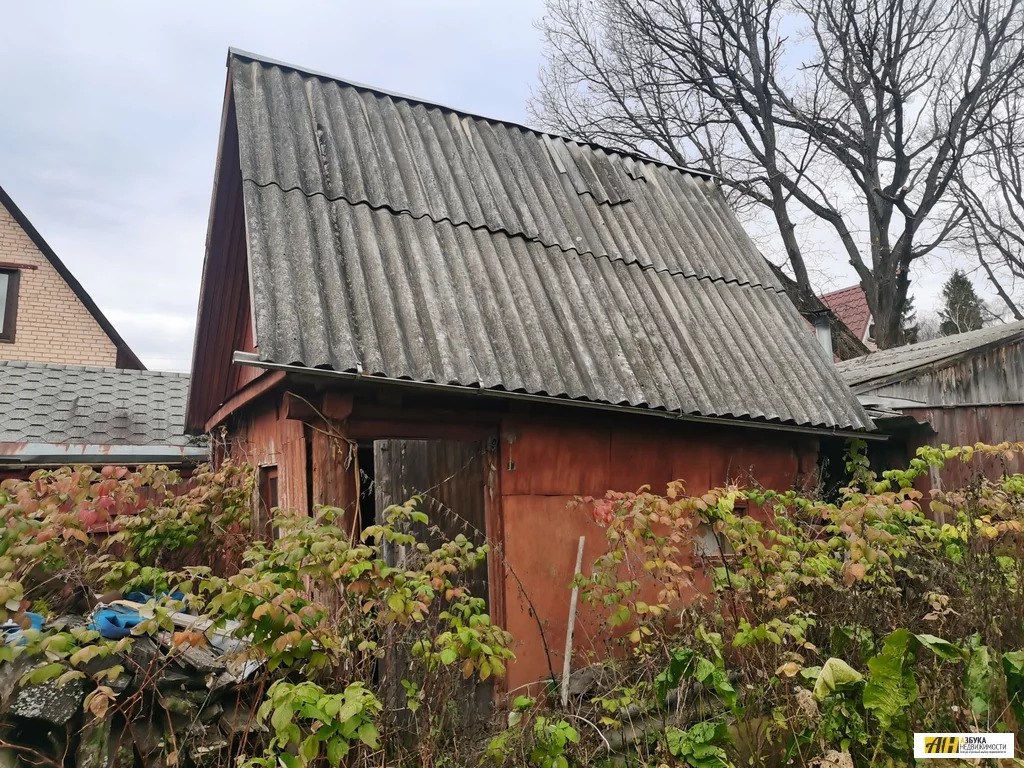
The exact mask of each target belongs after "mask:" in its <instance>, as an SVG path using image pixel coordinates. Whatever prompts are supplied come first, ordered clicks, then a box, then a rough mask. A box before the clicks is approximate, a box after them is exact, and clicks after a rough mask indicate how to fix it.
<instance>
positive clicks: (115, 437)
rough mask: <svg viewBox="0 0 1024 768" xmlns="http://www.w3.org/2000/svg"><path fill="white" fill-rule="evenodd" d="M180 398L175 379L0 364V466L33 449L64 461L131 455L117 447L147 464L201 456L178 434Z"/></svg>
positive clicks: (180, 384)
mask: <svg viewBox="0 0 1024 768" xmlns="http://www.w3.org/2000/svg"><path fill="white" fill-rule="evenodd" d="M187 391H188V375H187V374H182V373H165V372H161V371H138V370H121V369H116V368H97V367H90V366H78V365H56V364H52V363H26V362H20V361H18V362H15V361H9V362H8V361H0V402H2V403H3V404H4V405H3V419H0V462H3V461H6V460H9V459H14V460H17V461H21V462H22V463H24V462H25V460H26V456H27V455H28V454H33V453H39V452H40V451H42V450H43V449H42V448H41V447H40V446H49V447H50V448H49V449H48V451H49V453H51V454H55V453H56V454H60V455H66V456H67V457H68V458H69V459H72V458H75V457H77V456H79V455H80V454H81V453H82V450H80V448H81V447H86V446H87V447H89V448H90V450H93V452H96V451H99V452H101V453H103V454H109V455H110V456H118V457H125V456H129V455H132V454H133V452H132V451H126V450H118V448H123V447H133V448H141V447H144V448H145V450H142V451H135V452H134V455H136V456H142V455H145V456H146V457H148V458H150V459H152V460H157V459H158V458H159V457H161V456H162V457H164V458H166V459H170V458H174V457H178V458H182V457H184V456H202V455H204V453H205V450H204V449H202V448H201V447H198V448H197V447H190V446H193V445H194V441H193V440H192V439H191V438H189V437H188V436H186V435H185V432H184V426H185V398H186V395H187ZM12 444H14V447H13V448H12ZM26 446H27V447H26ZM58 446H59V449H58V448H57V447H58ZM76 447H78V448H79V450H76ZM104 449H105V450H104Z"/></svg>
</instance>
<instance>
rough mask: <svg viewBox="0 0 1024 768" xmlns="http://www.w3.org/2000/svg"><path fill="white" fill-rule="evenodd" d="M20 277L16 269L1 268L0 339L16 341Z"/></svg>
mask: <svg viewBox="0 0 1024 768" xmlns="http://www.w3.org/2000/svg"><path fill="white" fill-rule="evenodd" d="M20 277H21V273H20V272H19V271H18V270H16V269H0V341H7V342H10V341H14V326H15V321H16V320H17V317H18V282H19V279H20Z"/></svg>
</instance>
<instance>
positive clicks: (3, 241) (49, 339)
mask: <svg viewBox="0 0 1024 768" xmlns="http://www.w3.org/2000/svg"><path fill="white" fill-rule="evenodd" d="M0 263H14V264H24V265H28V266H35V267H36V269H23V270H21V284H20V288H19V290H18V318H17V321H16V326H15V328H16V330H15V338H14V343H13V344H11V343H7V342H3V341H0V360H26V361H30V362H36V363H65V364H72V365H100V366H105V367H108V368H113V367H114V366H115V364H116V361H117V348H116V347H115V346H114V342H112V341H111V340H110V338H109V337H108V336H107V334H106V333H105V332H104V330H103V329H102V328H101V327H100V325H99V323H97V322H96V320H95V319H94V318H93V316H92V315H91V314H89V310H88V309H86V307H85V305H84V304H82V302H81V301H79V299H78V297H77V296H76V295H75V292H74V291H72V290H71V286H69V285H68V284H67V283H65V282H64V279H63V278H62V277H61V276H60V274H59V273H58V272H57V270H55V269H54V268H53V267H52V266H51V265H50V262H49V261H47V260H46V257H45V256H43V254H42V253H41V252H40V251H39V249H38V248H36V245H35V243H33V242H32V239H31V238H30V237H29V236H28V235H27V234H25V231H24V230H23V229H22V228H21V225H19V224H18V222H17V221H15V220H14V217H13V216H11V213H10V211H8V210H7V209H6V208H5V207H4V206H3V204H0Z"/></svg>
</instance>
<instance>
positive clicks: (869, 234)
mask: <svg viewBox="0 0 1024 768" xmlns="http://www.w3.org/2000/svg"><path fill="white" fill-rule="evenodd" d="M1022 2H1024V0H785V1H783V0H548V13H547V15H546V16H545V18H544V20H543V21H542V22H541V28H542V30H543V32H544V34H545V39H546V45H547V63H546V65H545V68H544V70H543V71H542V74H541V81H540V85H539V87H538V90H537V92H536V93H535V95H534V99H533V101H532V104H531V108H532V110H533V112H534V115H535V117H537V118H538V119H539V120H540V121H541V122H542V123H544V124H546V125H547V126H549V127H551V128H552V129H554V130H556V131H558V132H561V133H566V134H569V135H571V136H575V137H578V138H581V139H584V140H588V141H595V142H598V143H605V144H611V145H614V146H619V147H623V148H627V149H630V150H633V151H639V152H646V153H648V154H654V155H660V156H661V157H662V158H663V159H667V160H670V161H672V162H675V163H677V164H679V165H691V164H692V165H696V166H699V167H701V168H703V169H706V170H709V171H711V172H712V173H715V174H717V175H718V176H720V177H721V179H722V182H723V184H725V185H726V186H727V188H728V189H729V190H731V192H732V193H733V196H734V199H735V200H736V202H737V203H738V204H740V205H742V206H748V207H749V208H750V209H751V210H756V209H760V210H763V211H767V212H769V213H770V216H771V217H773V219H774V222H775V224H776V225H777V229H778V234H779V237H780V240H781V243H782V246H783V248H784V249H785V253H786V257H787V259H788V261H789V264H790V265H791V267H792V270H793V274H794V276H795V277H796V280H797V282H798V284H799V285H800V287H801V289H802V290H804V291H807V292H810V291H811V286H810V281H809V279H808V268H807V263H806V258H805V257H806V252H807V245H806V242H805V239H802V237H801V232H802V231H803V230H804V224H802V222H804V221H805V220H810V221H811V222H816V226H824V227H827V228H828V229H829V230H830V231H831V232H832V234H833V235H834V237H835V238H836V241H837V242H838V243H839V247H840V249H841V251H842V253H843V254H844V257H845V258H846V259H847V260H848V261H849V262H850V264H851V265H852V266H853V268H854V269H855V270H856V271H857V274H858V276H859V278H860V283H861V286H862V287H863V288H864V290H865V293H866V294H867V297H868V303H869V305H870V307H871V311H872V315H873V317H874V320H875V329H876V331H875V333H876V340H877V343H878V344H879V346H881V347H889V346H894V345H895V344H897V343H898V342H899V337H900V315H901V309H902V306H903V303H904V301H905V300H906V296H907V289H908V287H909V270H910V267H911V265H912V264H913V263H914V262H915V260H917V259H920V258H921V257H922V256H924V255H925V254H927V253H929V252H931V251H932V250H933V249H935V248H936V247H938V246H939V245H941V244H943V243H945V242H946V241H947V240H948V239H949V238H950V236H951V234H952V233H953V232H954V231H956V230H957V229H958V227H959V226H960V224H961V223H962V221H963V220H964V217H965V215H966V214H965V212H964V209H963V208H962V207H961V205H959V203H958V201H957V199H956V196H955V195H954V194H953V191H952V190H951V186H952V185H953V182H954V180H955V179H956V178H957V174H958V172H959V171H960V170H961V168H962V167H963V166H964V165H965V164H966V163H968V162H970V160H971V158H972V157H973V156H974V155H975V154H976V153H977V152H979V151H982V149H983V148H982V146H981V144H982V141H981V138H982V137H983V136H984V134H985V133H986V131H988V130H989V126H990V124H991V122H992V115H993V113H994V110H995V107H996V105H997V104H999V103H1001V102H1004V101H1005V100H1006V98H1007V96H1008V94H1009V92H1011V91H1012V90H1013V89H1015V88H1019V87H1020V83H1019V81H1018V79H1017V74H1018V68H1019V67H1020V66H1021V64H1022V63H1024V12H1022ZM808 226H810V225H808Z"/></svg>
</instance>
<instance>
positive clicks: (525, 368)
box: [230, 53, 871, 428]
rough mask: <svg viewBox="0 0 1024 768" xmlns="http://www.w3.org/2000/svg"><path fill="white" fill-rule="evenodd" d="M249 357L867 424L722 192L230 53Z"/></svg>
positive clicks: (597, 398)
mask: <svg viewBox="0 0 1024 768" xmlns="http://www.w3.org/2000/svg"><path fill="white" fill-rule="evenodd" d="M230 76H231V81H232V83H233V91H232V92H233V97H234V107H235V111H236V115H237V125H238V137H239V152H240V160H241V171H242V179H243V194H244V200H245V214H246V225H247V241H248V249H249V252H248V255H249V268H250V275H251V290H252V306H253V312H254V320H255V335H256V344H257V347H258V350H259V354H260V357H261V359H262V360H264V361H267V362H275V363H286V364H300V365H305V366H308V367H322V368H330V369H333V370H337V371H359V372H363V373H366V374H371V375H382V376H387V377H390V378H395V379H409V380H413V381H425V382H437V383H443V384H457V385H463V386H467V387H484V388H491V389H497V390H506V391H519V392H526V393H530V394H543V395H549V396H554V397H567V398H573V399H579V400H586V401H593V402H599V403H612V404H624V405H632V406H645V407H650V408H657V409H666V410H670V411H679V412H682V413H685V414H700V415H704V416H721V417H743V418H753V419H759V420H771V421H779V422H788V423H797V424H804V425H815V426H826V427H839V428H870V427H871V422H870V419H869V418H868V416H867V415H866V413H865V412H864V410H863V409H862V408H861V406H860V404H859V403H858V402H857V401H856V399H855V398H854V397H853V396H852V395H851V393H850V391H849V389H848V388H847V387H846V386H845V385H844V384H843V382H842V381H841V380H840V378H839V377H838V375H837V374H836V372H835V370H834V368H833V366H832V365H831V363H830V362H829V361H826V360H824V358H823V356H822V354H821V351H820V348H819V347H818V346H817V343H816V341H815V340H814V337H813V335H812V334H811V332H810V331H809V330H808V329H807V328H806V327H805V324H804V322H803V320H802V318H801V317H800V315H799V314H798V313H797V312H796V310H795V308H794V307H793V306H792V304H791V303H790V302H789V300H788V299H787V297H786V296H785V294H784V292H783V290H782V287H781V285H780V284H779V282H778V280H777V279H776V277H775V275H774V274H773V273H772V270H771V269H770V268H769V267H768V265H767V264H766V263H765V262H764V260H763V259H762V257H761V255H760V254H759V253H758V251H757V249H756V248H755V247H754V246H753V244H752V243H751V241H750V240H749V238H748V237H747V236H746V234H745V233H744V232H743V230H742V228H741V227H740V226H739V224H738V222H737V221H736V219H735V217H734V216H733V214H732V212H731V211H730V210H729V208H728V206H727V205H726V202H725V199H724V197H723V195H722V194H721V191H720V189H719V187H718V186H717V184H716V183H715V182H714V181H713V180H711V179H709V178H707V177H705V176H701V175H699V174H693V173H689V172H685V171H683V170H681V169H678V168H675V167H671V166H666V165H664V164H660V163H656V162H653V161H649V160H644V159H641V158H638V157H635V156H632V155H627V154H622V153H616V152H613V151H611V150H605V149H602V148H599V147H594V146H591V145H585V144H580V143H577V142H573V141H570V140H567V139H563V138H559V137H554V136H550V135H548V134H543V133H539V132H536V131H532V130H530V129H527V128H523V127H522V126H516V125H512V124H508V123H502V122H497V121H493V120H487V119H483V118H478V117H474V116H470V115H465V114H462V113H458V112H455V111H453V110H449V109H446V108H440V107H437V106H434V105H430V104H426V103H423V102H420V101H417V100H412V99H408V98H406V97H395V96H391V95H388V94H384V93H382V92H379V91H374V90H372V89H368V88H366V87H362V86H354V85H352V84H349V83H345V82H342V81H338V80H333V79H329V78H326V77H324V76H315V75H310V74H308V73H304V72H301V71H299V70H296V69H295V68H292V67H289V66H287V65H280V64H277V63H276V62H265V61H260V60H258V59H256V58H254V57H252V56H251V55H249V54H238V53H235V54H233V55H232V57H231V59H230Z"/></svg>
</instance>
